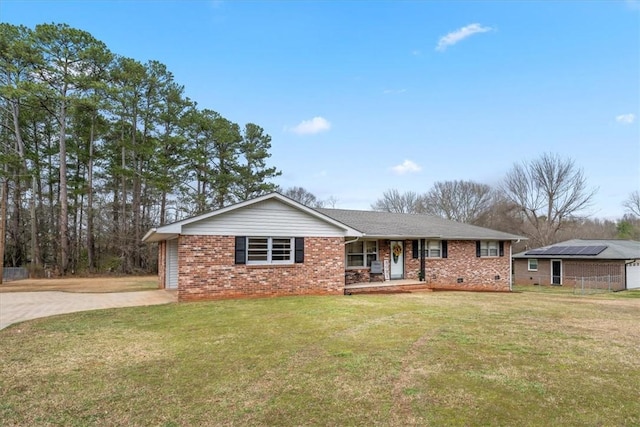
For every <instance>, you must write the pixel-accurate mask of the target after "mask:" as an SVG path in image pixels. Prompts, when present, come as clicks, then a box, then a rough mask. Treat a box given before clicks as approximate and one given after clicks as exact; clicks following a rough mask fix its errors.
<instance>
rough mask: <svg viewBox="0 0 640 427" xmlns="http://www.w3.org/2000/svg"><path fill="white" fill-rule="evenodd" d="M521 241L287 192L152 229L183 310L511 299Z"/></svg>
mask: <svg viewBox="0 0 640 427" xmlns="http://www.w3.org/2000/svg"><path fill="white" fill-rule="evenodd" d="M521 238H522V237H520V236H515V235H512V234H508V233H503V232H499V231H494V230H489V229H486V228H481V227H476V226H472V225H468V224H460V223H456V222H453V221H449V220H445V219H442V218H437V217H432V216H427V215H413V214H395V213H386V212H373V211H354V210H342V209H312V208H309V207H307V206H304V205H302V204H300V203H298V202H296V201H294V200H291V199H289V198H287V197H285V196H283V195H281V194H278V193H270V194H267V195H264V196H260V197H257V198H255V199H252V200H248V201H245V202H241V203H238V204H235V205H232V206H228V207H225V208H222V209H219V210H216V211H213V212H209V213H206V214H203V215H199V216H196V217H193V218H189V219H185V220H182V221H178V222H175V223H172V224H167V225H163V226H160V227H157V228H153V229H151V230H149V232H148V233H147V234H146V235H145V236H144V238H143V241H144V242H148V243H151V242H157V243H158V251H159V258H158V274H159V280H160V287H161V288H167V289H177V292H178V299H179V300H180V301H188V300H200V299H224V298H239V297H261V296H283V295H326V294H343V293H345V292H349V293H350V292H356V291H357V290H358V289H363V288H372V287H375V288H382V287H384V288H385V289H390V287H391V288H393V287H399V286H414V287H415V286H421V287H423V288H439V289H455V290H482V291H509V290H510V289H511V245H512V242H513V241H518V240H519V239H521Z"/></svg>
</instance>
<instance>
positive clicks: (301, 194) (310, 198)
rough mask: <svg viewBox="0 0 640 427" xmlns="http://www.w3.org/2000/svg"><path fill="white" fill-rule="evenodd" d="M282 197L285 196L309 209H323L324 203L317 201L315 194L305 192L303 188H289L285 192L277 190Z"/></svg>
mask: <svg viewBox="0 0 640 427" xmlns="http://www.w3.org/2000/svg"><path fill="white" fill-rule="evenodd" d="M279 190H280V193H281V194H282V195H283V196H287V197H288V198H290V199H293V200H295V201H296V202H300V203H302V204H303V205H305V206H309V207H310V208H322V207H324V201H322V200H319V199H318V198H317V197H316V196H315V194H313V193H311V192H310V191H307V190H306V189H305V188H303V187H290V188H287V189H286V190H282V189H279Z"/></svg>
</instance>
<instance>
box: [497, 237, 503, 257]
mask: <svg viewBox="0 0 640 427" xmlns="http://www.w3.org/2000/svg"><path fill="white" fill-rule="evenodd" d="M498 245H499V248H500V249H499V251H500V256H504V242H503V241H502V240H500V242H499V243H498Z"/></svg>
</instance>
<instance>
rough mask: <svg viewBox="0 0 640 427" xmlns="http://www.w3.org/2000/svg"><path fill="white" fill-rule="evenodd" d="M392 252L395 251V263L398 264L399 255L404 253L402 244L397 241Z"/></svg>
mask: <svg viewBox="0 0 640 427" xmlns="http://www.w3.org/2000/svg"><path fill="white" fill-rule="evenodd" d="M392 252H393V263H394V264H397V263H398V257H399V256H400V254H401V253H402V246H400V245H399V244H397V243H396V244H394V245H393V250H392Z"/></svg>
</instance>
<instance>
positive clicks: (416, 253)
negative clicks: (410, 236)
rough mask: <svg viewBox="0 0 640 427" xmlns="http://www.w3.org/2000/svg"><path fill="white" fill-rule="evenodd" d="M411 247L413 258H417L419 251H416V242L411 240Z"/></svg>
mask: <svg viewBox="0 0 640 427" xmlns="http://www.w3.org/2000/svg"><path fill="white" fill-rule="evenodd" d="M411 243H412V245H413V247H412V249H413V254H412V255H413V258H418V257H419V256H420V251H419V250H418V241H417V240H412V241H411Z"/></svg>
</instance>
